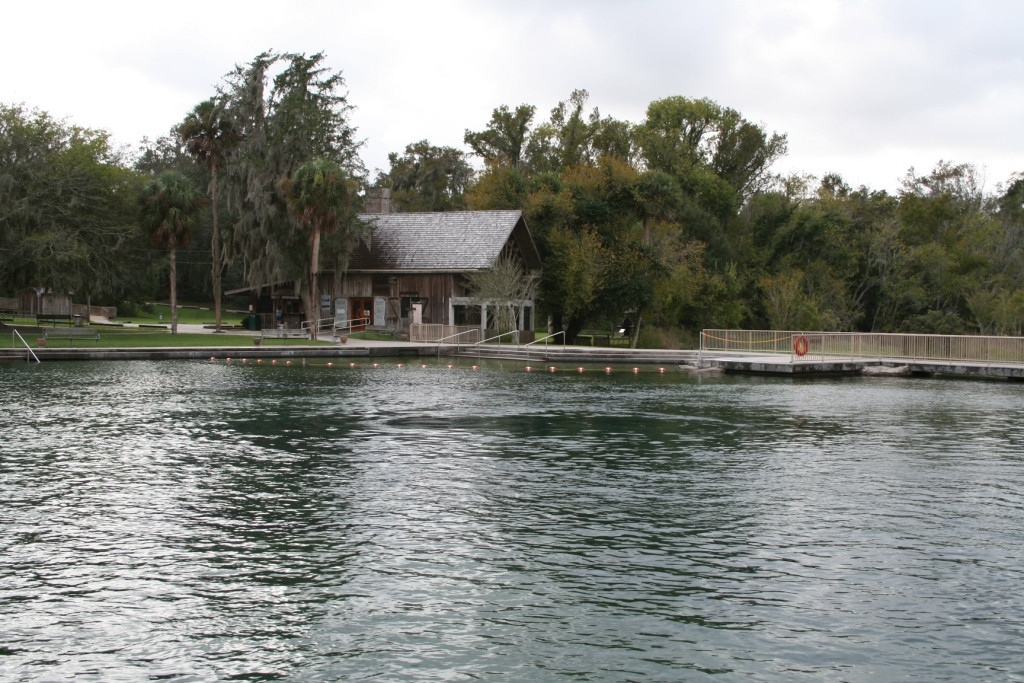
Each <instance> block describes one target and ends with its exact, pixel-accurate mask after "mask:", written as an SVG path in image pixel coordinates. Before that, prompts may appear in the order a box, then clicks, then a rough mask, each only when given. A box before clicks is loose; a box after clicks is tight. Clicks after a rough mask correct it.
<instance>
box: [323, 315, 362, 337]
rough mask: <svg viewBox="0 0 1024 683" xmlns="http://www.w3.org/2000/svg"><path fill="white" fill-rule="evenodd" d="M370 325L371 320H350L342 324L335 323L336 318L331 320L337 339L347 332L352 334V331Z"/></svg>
mask: <svg viewBox="0 0 1024 683" xmlns="http://www.w3.org/2000/svg"><path fill="white" fill-rule="evenodd" d="M369 324H370V319H369V318H348V319H346V320H342V321H341V323H335V322H334V318H331V326H332V329H333V331H334V336H335V337H338V336H340V335H341V334H342V333H343V332H345V331H346V330H347V331H348V333H349V334H352V330H353V329H355V328H356V327H367V326H368V325H369Z"/></svg>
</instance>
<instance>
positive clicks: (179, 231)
mask: <svg viewBox="0 0 1024 683" xmlns="http://www.w3.org/2000/svg"><path fill="white" fill-rule="evenodd" d="M140 199H141V217H142V225H143V226H144V227H145V228H146V229H147V230H148V231H149V233H150V235H151V236H152V237H153V241H154V242H156V243H157V244H158V245H160V246H162V247H164V248H166V249H167V254H168V258H169V260H170V266H171V276H170V285H171V334H177V332H178V305H177V303H178V302H177V264H176V251H177V248H178V245H185V244H188V241H189V239H190V238H191V236H192V229H193V228H194V227H195V224H196V214H197V212H198V209H199V207H200V206H201V205H202V197H201V195H200V194H199V191H198V190H196V188H195V185H193V184H192V181H190V180H189V179H188V177H187V176H185V175H183V174H181V173H178V172H177V171H164V172H163V173H161V174H160V175H158V176H157V177H156V178H153V179H152V180H150V181H149V182H147V183H146V185H145V187H143V189H142V194H141V198H140Z"/></svg>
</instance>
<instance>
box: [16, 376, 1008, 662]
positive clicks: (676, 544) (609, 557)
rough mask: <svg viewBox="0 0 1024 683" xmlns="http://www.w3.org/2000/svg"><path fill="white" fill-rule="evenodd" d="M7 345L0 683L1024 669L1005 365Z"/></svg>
mask: <svg viewBox="0 0 1024 683" xmlns="http://www.w3.org/2000/svg"><path fill="white" fill-rule="evenodd" d="M383 365H384V367H380V368H371V367H357V368H354V369H353V368H348V367H344V368H340V367H334V368H328V367H325V366H324V365H323V364H321V365H318V366H316V367H313V366H310V367H301V366H299V365H298V364H296V365H293V366H291V367H283V366H282V365H278V366H269V365H261V366H255V365H242V364H239V363H237V362H236V363H233V364H226V363H205V362H180V363H178V362H164V363H143V362H138V363H136V362H123V363H109V364H108V363H82V364H71V363H69V364H61V363H46V364H43V365H40V366H30V365H27V364H8V365H0V388H2V391H0V428H2V443H0V454H2V457H0V531H2V534H0V637H2V640H0V678H2V679H3V680H16V681H22V680H24V681H35V680H38V681H43V680H46V681H50V680H57V679H72V678H77V679H80V680H102V681H114V680H147V679H166V680H176V681H200V680H203V681H205V680H225V679H234V680H272V679H292V680H338V679H348V680H360V679H369V678H375V679H379V680H468V679H483V680H492V679H504V680H559V679H569V680H609V681H611V680H616V681H618V680H638V681H639V680H644V681H647V680H693V679H701V678H714V677H715V676H714V674H724V676H722V678H726V679H728V678H739V677H742V678H744V679H753V680H757V679H764V680H794V679H806V680H851V681H862V680H863V681H866V680H895V679H899V678H911V679H919V680H957V681H959V680H964V679H993V680H1006V679H1011V680H1013V679H1016V680H1022V679H1024V654H1022V652H1024V645H1022V644H1024V426H1022V422H1021V418H1022V416H1024V393H1022V390H1024V388H1022V385H1019V384H1009V383H1004V382H973V381H943V380H916V379H880V378H870V379H869V378H864V379H845V380H829V381H794V380H789V379H778V380H776V379H754V378H732V377H717V378H699V379H698V378H692V377H687V376H684V375H682V374H679V373H673V372H669V373H666V374H665V375H660V374H658V373H657V372H656V371H650V370H648V371H644V372H642V373H640V374H639V375H633V374H632V373H630V372H625V371H622V372H615V373H613V374H611V375H605V374H603V373H600V372H587V373H584V374H582V375H581V374H578V373H575V372H573V373H568V372H559V373H526V372H523V371H522V369H521V368H514V369H510V368H507V367H506V368H505V369H502V368H500V367H497V366H495V367H486V368H483V369H481V370H477V371H473V370H471V369H469V368H455V369H451V370H449V369H445V368H444V367H443V366H436V367H430V368H427V369H422V368H420V367H419V366H418V365H416V366H413V367H405V368H398V367H396V366H395V365H394V364H390V365H389V364H388V363H383Z"/></svg>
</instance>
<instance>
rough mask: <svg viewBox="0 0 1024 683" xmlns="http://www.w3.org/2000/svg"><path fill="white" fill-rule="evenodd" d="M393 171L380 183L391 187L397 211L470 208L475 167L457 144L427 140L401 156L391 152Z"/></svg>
mask: <svg viewBox="0 0 1024 683" xmlns="http://www.w3.org/2000/svg"><path fill="white" fill-rule="evenodd" d="M388 163H389V164H390V166H391V170H390V171H388V173H387V174H384V173H381V174H380V175H379V176H378V178H377V184H378V185H379V186H381V187H390V188H391V206H392V208H393V209H394V210H396V211H452V210H459V209H465V208H466V196H465V195H466V187H467V186H468V185H469V183H470V181H471V180H472V179H473V167H472V166H470V165H469V163H468V162H467V161H466V155H465V154H464V153H463V152H460V151H459V150H457V149H455V148H454V147H435V146H433V145H431V144H430V143H429V142H428V141H426V140H420V141H419V142H414V143H411V144H409V145H406V147H405V153H404V154H402V155H401V156H399V155H398V154H397V153H395V152H392V153H390V154H388Z"/></svg>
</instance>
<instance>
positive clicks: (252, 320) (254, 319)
mask: <svg viewBox="0 0 1024 683" xmlns="http://www.w3.org/2000/svg"><path fill="white" fill-rule="evenodd" d="M245 329H247V330H251V331H252V332H256V331H257V330H259V329H260V317H259V316H258V315H252V314H250V315H249V317H248V318H246V319H245Z"/></svg>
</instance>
